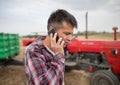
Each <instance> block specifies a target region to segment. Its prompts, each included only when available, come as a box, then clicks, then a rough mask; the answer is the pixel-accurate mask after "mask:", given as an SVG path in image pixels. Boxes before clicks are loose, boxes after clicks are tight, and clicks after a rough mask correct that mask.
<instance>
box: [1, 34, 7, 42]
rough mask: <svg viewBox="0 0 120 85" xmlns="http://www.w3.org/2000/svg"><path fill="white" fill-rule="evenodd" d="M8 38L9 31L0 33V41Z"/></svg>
mask: <svg viewBox="0 0 120 85" xmlns="http://www.w3.org/2000/svg"><path fill="white" fill-rule="evenodd" d="M7 39H8V34H7V33H0V41H1V40H7Z"/></svg>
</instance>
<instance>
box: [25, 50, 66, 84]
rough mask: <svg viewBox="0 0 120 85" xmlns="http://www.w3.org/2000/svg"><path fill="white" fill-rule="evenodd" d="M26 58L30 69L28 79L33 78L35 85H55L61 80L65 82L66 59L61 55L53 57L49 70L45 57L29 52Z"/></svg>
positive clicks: (27, 66)
mask: <svg viewBox="0 0 120 85" xmlns="http://www.w3.org/2000/svg"><path fill="white" fill-rule="evenodd" d="M25 57H26V58H25V62H26V63H25V64H26V65H25V66H26V68H28V69H27V70H28V71H26V73H27V74H28V77H30V76H31V77H32V80H33V82H34V84H35V85H47V84H51V85H55V84H56V83H57V82H58V80H59V79H60V80H61V81H63V76H64V75H63V72H64V62H65V59H64V56H63V55H62V54H61V53H57V54H55V55H54V56H53V59H52V61H51V63H50V64H49V68H48V66H47V65H46V60H45V57H44V55H42V54H40V53H35V52H33V51H28V52H26V56H25ZM28 79H29V78H28Z"/></svg>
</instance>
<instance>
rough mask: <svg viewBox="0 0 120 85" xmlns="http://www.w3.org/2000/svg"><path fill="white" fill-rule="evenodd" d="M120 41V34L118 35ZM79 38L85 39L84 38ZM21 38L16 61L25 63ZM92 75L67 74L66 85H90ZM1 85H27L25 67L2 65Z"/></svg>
mask: <svg viewBox="0 0 120 85" xmlns="http://www.w3.org/2000/svg"><path fill="white" fill-rule="evenodd" d="M118 36H119V37H118V39H119V40H120V34H119V35H118ZM79 38H83V37H82V36H81V37H79ZM89 38H92V39H96V38H97V39H113V37H112V34H99V35H90V36H89ZM22 40H23V38H20V54H19V55H18V56H16V57H15V58H14V59H15V60H19V61H23V57H24V51H25V47H23V46H22V44H21V42H22ZM90 75H91V74H90V73H87V72H85V71H82V70H72V71H70V72H65V85H89V80H90ZM0 85H26V76H25V72H24V66H23V65H0Z"/></svg>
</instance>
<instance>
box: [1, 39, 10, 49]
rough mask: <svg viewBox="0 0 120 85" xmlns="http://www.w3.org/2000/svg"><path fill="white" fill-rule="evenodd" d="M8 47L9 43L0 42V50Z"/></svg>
mask: <svg viewBox="0 0 120 85" xmlns="http://www.w3.org/2000/svg"><path fill="white" fill-rule="evenodd" d="M7 46H8V42H7V41H5V40H4V41H1V42H0V48H1V47H7Z"/></svg>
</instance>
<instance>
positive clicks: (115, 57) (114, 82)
mask: <svg viewBox="0 0 120 85" xmlns="http://www.w3.org/2000/svg"><path fill="white" fill-rule="evenodd" d="M114 36H115V37H114V40H92V39H82V40H81V39H78V38H74V39H73V40H72V42H70V43H69V45H68V46H67V49H68V51H69V54H68V55H67V56H66V66H67V65H68V66H70V65H73V66H75V65H77V66H79V67H80V69H83V70H85V71H88V72H90V73H92V76H91V78H90V85H120V41H118V40H116V33H114ZM69 62H70V63H69Z"/></svg>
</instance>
